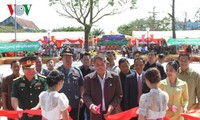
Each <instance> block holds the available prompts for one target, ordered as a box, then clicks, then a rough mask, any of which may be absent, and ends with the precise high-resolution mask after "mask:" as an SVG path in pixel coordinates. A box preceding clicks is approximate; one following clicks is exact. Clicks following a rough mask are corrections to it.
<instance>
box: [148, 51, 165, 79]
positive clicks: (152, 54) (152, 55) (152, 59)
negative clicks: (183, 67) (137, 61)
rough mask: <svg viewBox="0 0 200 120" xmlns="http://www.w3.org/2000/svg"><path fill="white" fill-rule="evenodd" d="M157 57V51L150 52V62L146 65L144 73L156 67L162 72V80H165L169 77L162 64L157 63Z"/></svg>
mask: <svg viewBox="0 0 200 120" xmlns="http://www.w3.org/2000/svg"><path fill="white" fill-rule="evenodd" d="M156 56H157V53H156V52H155V51H153V50H151V51H149V53H148V62H147V63H146V64H145V67H144V71H146V70H147V69H148V68H152V67H155V68H157V69H158V70H159V71H160V75H161V80H164V79H165V78H166V77H167V75H166V73H165V70H164V67H163V66H162V65H161V64H160V63H158V62H156Z"/></svg>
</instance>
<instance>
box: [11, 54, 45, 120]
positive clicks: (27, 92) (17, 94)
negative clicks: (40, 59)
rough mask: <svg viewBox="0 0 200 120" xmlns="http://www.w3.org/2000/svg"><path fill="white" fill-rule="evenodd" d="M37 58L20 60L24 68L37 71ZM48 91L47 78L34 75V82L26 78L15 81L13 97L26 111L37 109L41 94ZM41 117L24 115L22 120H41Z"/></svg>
mask: <svg viewBox="0 0 200 120" xmlns="http://www.w3.org/2000/svg"><path fill="white" fill-rule="evenodd" d="M35 59H36V58H35V57H24V58H21V59H20V63H21V65H22V68H23V69H24V70H25V69H33V68H34V69H35ZM45 90H47V84H46V77H45V76H42V75H40V74H37V73H34V74H33V78H32V80H28V79H27V78H26V76H25V75H24V76H22V77H18V78H16V79H14V80H13V84H12V93H11V95H12V97H14V98H17V99H18V105H19V108H21V109H23V110H26V109H31V108H33V107H35V106H36V105H37V104H38V102H39V94H40V93H41V92H42V91H45ZM41 119H42V117H41V116H33V117H28V115H27V114H23V116H22V118H21V119H20V120H41Z"/></svg>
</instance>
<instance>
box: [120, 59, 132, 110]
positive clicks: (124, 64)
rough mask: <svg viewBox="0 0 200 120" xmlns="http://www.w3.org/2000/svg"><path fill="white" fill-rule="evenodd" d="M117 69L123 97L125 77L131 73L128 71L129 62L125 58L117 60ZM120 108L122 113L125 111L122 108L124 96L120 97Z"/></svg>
mask: <svg viewBox="0 0 200 120" xmlns="http://www.w3.org/2000/svg"><path fill="white" fill-rule="evenodd" d="M119 69H120V73H119V77H120V80H121V85H122V91H123V95H124V94H125V82H126V76H127V75H129V74H131V73H132V71H131V70H130V64H129V61H128V60H127V59H126V58H121V59H120V60H119ZM120 108H121V110H122V111H124V110H125V108H124V96H123V97H122V101H121V103H120Z"/></svg>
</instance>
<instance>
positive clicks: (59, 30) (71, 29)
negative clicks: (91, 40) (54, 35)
mask: <svg viewBox="0 0 200 120" xmlns="http://www.w3.org/2000/svg"><path fill="white" fill-rule="evenodd" d="M61 31H65V32H74V31H84V29H83V27H81V26H80V27H61V28H58V29H53V30H52V32H61Z"/></svg>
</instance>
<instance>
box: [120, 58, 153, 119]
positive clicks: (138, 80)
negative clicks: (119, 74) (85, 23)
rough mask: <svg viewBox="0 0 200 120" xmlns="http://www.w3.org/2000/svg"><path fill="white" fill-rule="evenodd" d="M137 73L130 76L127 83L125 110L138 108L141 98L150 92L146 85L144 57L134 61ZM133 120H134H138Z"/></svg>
mask: <svg viewBox="0 0 200 120" xmlns="http://www.w3.org/2000/svg"><path fill="white" fill-rule="evenodd" d="M134 65H135V71H133V73H132V74H130V75H128V76H127V78H126V82H125V92H124V105H125V110H128V109H131V108H134V107H137V106H138V105H139V99H140V96H141V95H142V94H143V93H147V92H149V87H148V86H147V85H146V83H145V79H144V75H145V72H144V71H143V69H144V65H145V61H144V59H143V58H142V57H138V58H136V59H135V60H134ZM137 119H138V118H133V119H132V120H137Z"/></svg>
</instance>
